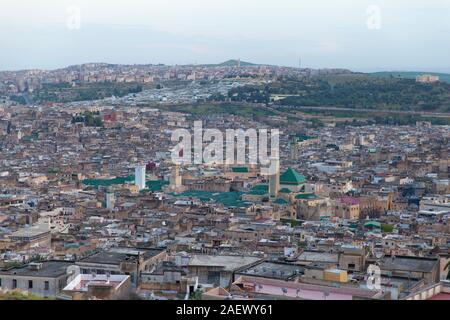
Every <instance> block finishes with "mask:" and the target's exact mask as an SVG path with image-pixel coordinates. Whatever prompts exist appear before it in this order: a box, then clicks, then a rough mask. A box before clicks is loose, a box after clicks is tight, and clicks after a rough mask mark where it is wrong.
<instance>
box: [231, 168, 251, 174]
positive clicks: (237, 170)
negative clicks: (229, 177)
mask: <svg viewBox="0 0 450 320" xmlns="http://www.w3.org/2000/svg"><path fill="white" fill-rule="evenodd" d="M231 170H232V171H233V172H234V173H248V168H247V167H235V168H231Z"/></svg>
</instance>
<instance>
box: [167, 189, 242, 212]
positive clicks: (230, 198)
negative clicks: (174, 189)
mask: <svg viewBox="0 0 450 320" xmlns="http://www.w3.org/2000/svg"><path fill="white" fill-rule="evenodd" d="M172 194H173V193H172ZM173 195H175V196H176V197H188V198H196V199H199V200H200V201H203V202H216V203H221V204H223V205H224V206H226V207H239V208H244V207H248V206H249V205H250V203H248V202H245V201H242V200H241V195H242V193H240V192H218V193H213V192H209V191H197V190H188V191H185V192H183V193H179V194H173Z"/></svg>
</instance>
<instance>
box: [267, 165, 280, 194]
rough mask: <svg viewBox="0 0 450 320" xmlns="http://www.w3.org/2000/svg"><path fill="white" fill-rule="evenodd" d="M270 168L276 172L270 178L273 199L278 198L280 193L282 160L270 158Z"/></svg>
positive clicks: (270, 190)
mask: <svg viewBox="0 0 450 320" xmlns="http://www.w3.org/2000/svg"><path fill="white" fill-rule="evenodd" d="M270 167H271V169H273V170H274V172H273V173H274V174H272V175H270V177H269V195H270V197H271V198H276V197H277V196H278V191H280V158H278V157H272V158H270Z"/></svg>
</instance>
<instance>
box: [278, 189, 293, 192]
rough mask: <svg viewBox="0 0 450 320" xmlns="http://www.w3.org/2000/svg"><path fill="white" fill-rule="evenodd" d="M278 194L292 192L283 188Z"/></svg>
mask: <svg viewBox="0 0 450 320" xmlns="http://www.w3.org/2000/svg"><path fill="white" fill-rule="evenodd" d="M280 193H292V191H291V190H289V189H288V188H283V189H281V190H280Z"/></svg>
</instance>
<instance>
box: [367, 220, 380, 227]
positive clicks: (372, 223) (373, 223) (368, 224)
mask: <svg viewBox="0 0 450 320" xmlns="http://www.w3.org/2000/svg"><path fill="white" fill-rule="evenodd" d="M364 228H377V229H381V223H379V222H378V221H369V222H366V223H365V224H364Z"/></svg>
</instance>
